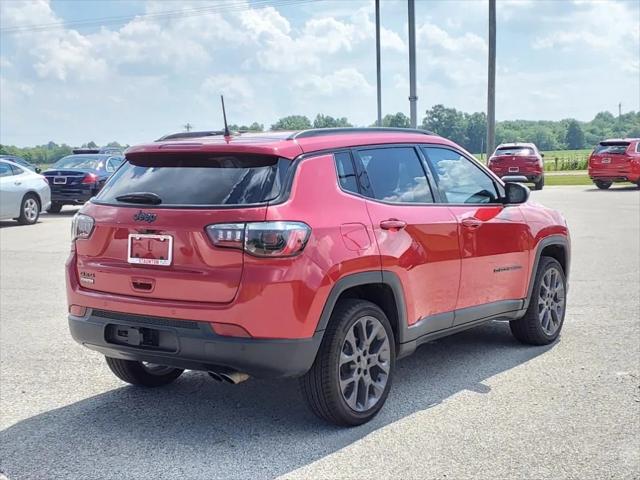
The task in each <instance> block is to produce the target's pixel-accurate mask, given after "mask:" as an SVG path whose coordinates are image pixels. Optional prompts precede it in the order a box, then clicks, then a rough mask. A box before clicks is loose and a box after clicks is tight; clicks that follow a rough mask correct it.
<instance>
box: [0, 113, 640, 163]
mask: <svg viewBox="0 0 640 480" xmlns="http://www.w3.org/2000/svg"><path fill="white" fill-rule="evenodd" d="M351 126H353V125H352V124H351V123H350V122H349V120H348V119H347V117H332V116H331V115H324V114H321V113H319V114H318V115H316V117H315V118H314V119H313V121H312V120H310V119H309V117H306V116H304V115H288V116H286V117H282V118H280V119H278V121H276V122H275V123H273V124H272V125H271V130H305V129H310V128H332V127H351ZM370 126H375V122H373V123H372V124H371V125H370ZM382 126H383V127H401V128H409V127H410V121H409V117H407V116H406V115H405V114H404V113H402V112H398V113H395V114H387V115H385V116H384V117H383V119H382ZM420 126H421V128H423V129H425V130H429V131H431V132H434V133H436V134H438V135H441V136H443V137H446V138H449V139H451V140H453V141H454V142H456V143H458V144H459V145H462V146H463V147H464V148H466V149H467V150H469V151H470V152H473V153H482V152H484V150H485V135H486V131H487V116H486V115H485V113H484V112H474V113H466V112H462V111H460V110H456V109H455V108H450V107H445V106H444V105H434V106H433V107H432V108H430V109H429V110H427V111H426V112H425V116H424V118H423V120H422V124H421V125H420ZM229 129H230V130H232V131H236V132H262V131H264V125H263V124H261V123H258V122H253V123H251V124H250V125H248V126H247V125H236V124H233V125H229ZM624 137H640V112H628V113H625V114H623V115H620V116H617V117H616V116H614V115H612V114H611V113H610V112H600V113H598V114H597V115H596V116H595V117H594V118H593V120H590V121H588V122H580V121H578V120H574V119H565V120H558V121H548V120H537V121H536V120H505V121H502V122H497V124H496V141H497V143H505V142H533V143H535V144H536V145H537V146H538V148H539V149H540V150H547V151H548V150H577V149H583V148H591V147H593V146H594V145H595V144H597V143H598V142H599V141H600V140H603V139H605V138H624ZM105 146H107V147H111V146H114V147H122V148H125V147H126V145H121V144H119V143H118V142H110V143H108V144H107V145H105ZM82 147H87V148H96V147H97V145H96V143H95V142H93V141H92V142H88V143H85V144H83V145H82ZM72 148H73V147H70V146H69V145H66V144H64V143H63V144H62V145H58V144H57V143H55V142H49V143H47V144H45V145H37V146H35V147H24V148H20V147H15V146H11V145H0V154H10V155H19V156H21V157H23V158H25V159H27V160H28V161H30V162H32V163H36V164H42V163H53V162H55V161H57V160H59V159H60V158H62V157H64V156H66V155H70V154H71V151H72Z"/></svg>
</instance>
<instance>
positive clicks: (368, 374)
mask: <svg viewBox="0 0 640 480" xmlns="http://www.w3.org/2000/svg"><path fill="white" fill-rule="evenodd" d="M395 353H396V352H395V341H394V337H393V331H392V329H391V325H390V324H389V320H388V319H387V316H386V315H385V314H384V312H383V311H382V310H381V309H380V308H379V307H378V306H377V305H375V304H374V303H371V302H368V301H365V300H358V299H347V300H341V301H340V302H338V304H337V305H336V307H335V309H334V311H333V313H332V315H331V320H330V322H329V326H328V327H327V330H326V331H325V335H324V338H323V339H322V344H321V345H320V350H319V351H318V355H317V357H316V360H315V362H314V364H313V366H312V367H311V370H309V372H307V373H306V374H305V375H304V376H303V377H302V378H301V379H300V387H301V389H302V393H303V395H304V398H305V400H306V402H307V404H308V405H309V408H310V409H311V411H312V412H313V413H314V414H316V415H317V416H318V417H320V418H322V419H324V420H326V421H328V422H331V423H334V424H336V425H340V426H354V425H361V424H363V423H366V422H368V421H369V420H371V419H372V418H373V417H374V416H375V415H376V414H377V413H378V412H379V411H380V409H381V408H382V406H383V405H384V402H385V401H386V399H387V396H388V395H389V389H390V388H391V379H392V377H393V372H394V368H395Z"/></svg>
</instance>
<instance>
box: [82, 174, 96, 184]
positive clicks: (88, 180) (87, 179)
mask: <svg viewBox="0 0 640 480" xmlns="http://www.w3.org/2000/svg"><path fill="white" fill-rule="evenodd" d="M82 183H85V184H86V183H89V184H91V183H98V176H97V175H96V174H95V173H87V174H86V175H85V176H84V178H83V179H82Z"/></svg>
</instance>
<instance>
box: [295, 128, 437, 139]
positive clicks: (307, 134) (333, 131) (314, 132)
mask: <svg viewBox="0 0 640 480" xmlns="http://www.w3.org/2000/svg"><path fill="white" fill-rule="evenodd" d="M349 133H417V134H420V135H436V134H435V133H433V132H429V131H427V130H422V129H419V128H392V127H338V128H313V129H310V130H301V131H299V132H295V133H292V134H291V135H290V136H289V137H287V140H295V139H298V138H311V137H322V136H325V135H340V134H349Z"/></svg>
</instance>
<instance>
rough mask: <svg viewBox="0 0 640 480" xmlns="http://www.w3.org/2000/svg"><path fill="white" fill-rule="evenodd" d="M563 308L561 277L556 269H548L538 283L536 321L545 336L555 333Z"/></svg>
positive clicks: (560, 320)
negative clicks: (538, 321) (538, 322)
mask: <svg viewBox="0 0 640 480" xmlns="http://www.w3.org/2000/svg"><path fill="white" fill-rule="evenodd" d="M564 308H565V290H564V283H563V281H562V275H561V273H560V272H559V271H558V269H557V268H550V269H548V270H547V271H546V272H545V273H544V276H543V277H542V281H541V282H540V294H539V295H538V319H539V320H540V325H541V327H542V330H543V331H544V333H545V334H546V335H549V336H551V335H553V334H554V333H556V331H557V330H558V328H559V327H560V324H561V322H562V318H563V315H564Z"/></svg>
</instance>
